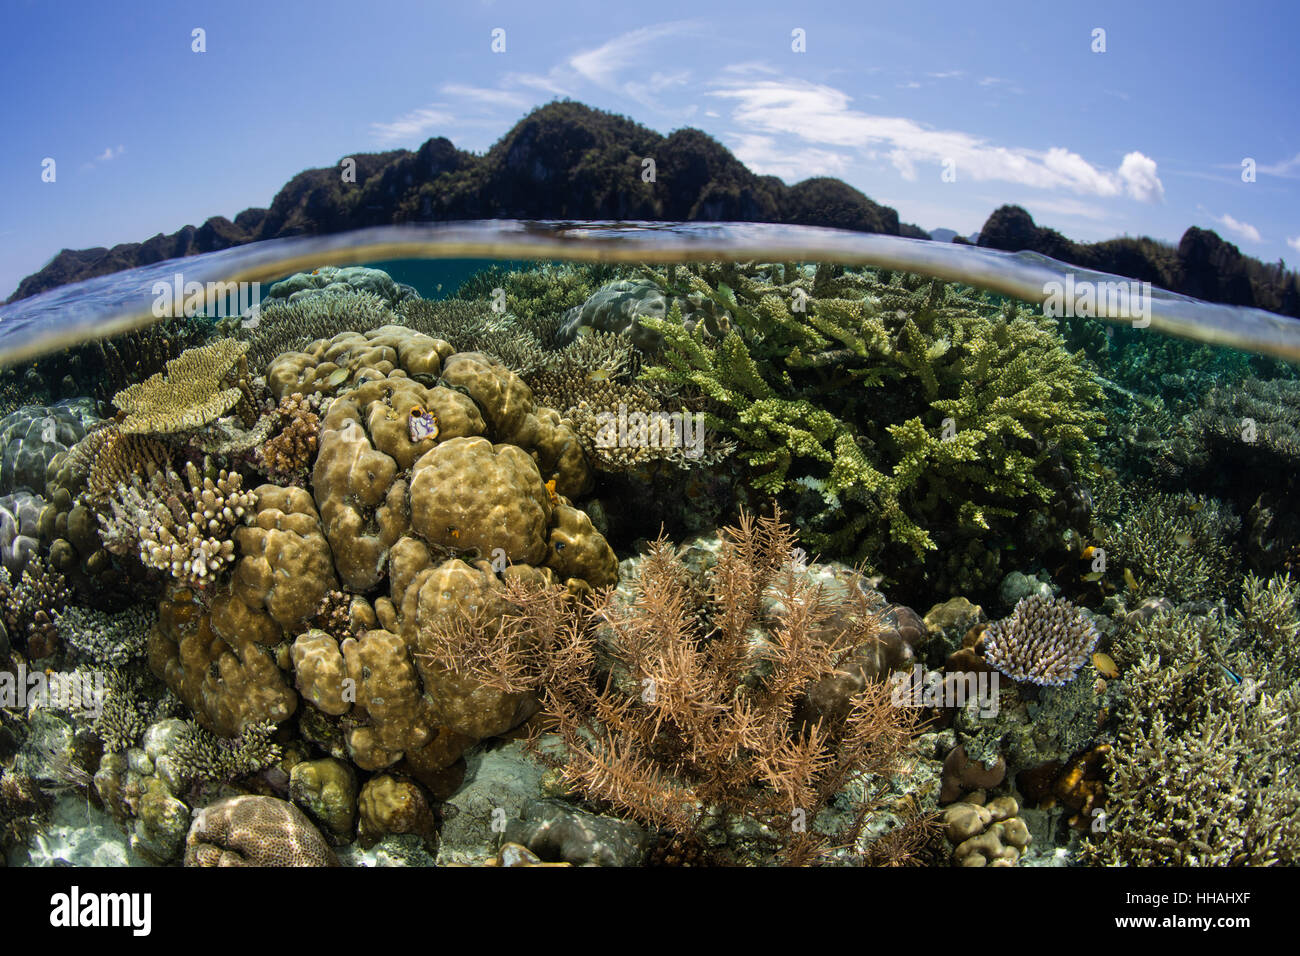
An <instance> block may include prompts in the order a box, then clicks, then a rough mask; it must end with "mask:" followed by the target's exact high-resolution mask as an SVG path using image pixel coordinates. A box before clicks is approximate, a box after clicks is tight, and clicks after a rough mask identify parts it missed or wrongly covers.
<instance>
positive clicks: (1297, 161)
mask: <svg viewBox="0 0 1300 956" xmlns="http://www.w3.org/2000/svg"><path fill="white" fill-rule="evenodd" d="M1259 171H1260V172H1261V173H1267V174H1268V175H1270V176H1283V177H1286V178H1287V179H1293V178H1295V177H1297V176H1300V153H1296V154H1295V155H1294V156H1292V157H1291V158H1290V159H1284V160H1282V161H1281V162H1277V163H1271V164H1270V165H1268V166H1260V167H1259Z"/></svg>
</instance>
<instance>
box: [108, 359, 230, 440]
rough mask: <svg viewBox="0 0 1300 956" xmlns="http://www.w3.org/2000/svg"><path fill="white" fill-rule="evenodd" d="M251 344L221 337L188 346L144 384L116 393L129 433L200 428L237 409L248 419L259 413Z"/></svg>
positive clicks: (121, 425) (124, 427)
mask: <svg viewBox="0 0 1300 956" xmlns="http://www.w3.org/2000/svg"><path fill="white" fill-rule="evenodd" d="M247 351H248V343H247V342H240V341H238V340H236V339H218V340H217V341H215V342H213V343H211V344H210V345H204V346H201V347H199V348H193V349H189V350H188V351H185V352H182V353H181V354H180V355H179V356H178V357H177V358H174V359H172V360H171V361H170V362H168V363H167V368H166V371H165V372H158V373H156V374H154V375H152V376H150V377H149V378H147V379H145V380H144V381H143V382H136V383H135V384H134V385H129V386H127V387H126V388H124V389H123V390H122V391H120V392H118V393H117V394H116V395H114V396H113V404H114V405H116V406H117V408H118V410H119V411H121V412H122V419H121V421H120V422H119V423H118V427H119V428H120V429H121V430H122V432H123V433H125V434H140V433H144V434H157V435H161V434H170V433H173V432H178V431H183V430H185V429H191V428H198V427H199V426H202V425H206V424H208V423H209V422H212V421H215V420H216V419H218V418H220V417H221V416H222V415H225V414H227V413H229V412H230V411H231V410H233V409H236V408H238V410H239V412H240V414H241V416H243V417H244V418H245V423H246V424H249V425H251V424H252V422H253V420H254V419H255V417H256V413H255V411H254V410H253V402H252V395H251V393H250V391H249V387H248V381H247V380H248V363H247V361H246V359H245V356H244V353H246V352H247Z"/></svg>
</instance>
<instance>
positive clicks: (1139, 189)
mask: <svg viewBox="0 0 1300 956" xmlns="http://www.w3.org/2000/svg"><path fill="white" fill-rule="evenodd" d="M711 95H713V96H716V97H719V98H721V99H725V100H731V101H732V102H733V103H734V107H733V111H732V120H733V121H734V122H736V123H737V124H739V125H740V126H741V127H742V128H743V129H744V130H745V131H746V132H751V133H755V134H758V135H765V136H773V135H785V136H795V137H798V138H799V139H801V140H803V141H805V142H807V143H811V144H815V145H817V146H820V147H827V146H832V147H834V146H838V147H844V148H849V149H856V150H860V151H861V150H881V151H883V152H887V153H888V155H889V157H890V160H891V162H893V164H894V166H895V168H897V169H898V170H899V171H900V173H903V174H904V175H906V173H907V171H908V170H909V169H914V168H915V166H916V164H918V163H931V164H934V165H936V166H938V165H941V164H944V163H946V162H949V161H951V162H952V163H954V164H955V167H956V170H957V176H958V178H959V179H961V178H964V177H969V179H971V180H975V181H978V182H982V181H988V180H995V181H1002V182H1013V183H1018V184H1020V185H1024V186H1032V187H1034V188H1036V189H1068V190H1071V191H1073V192H1077V193H1082V194H1085V195H1090V196H1098V197H1102V198H1111V197H1117V196H1122V195H1128V196H1130V197H1132V198H1134V199H1138V200H1140V201H1143V202H1154V201H1156V200H1158V199H1160V198H1161V197H1162V196H1163V192H1164V187H1163V186H1162V185H1161V183H1160V179H1159V177H1158V176H1157V175H1156V164H1155V162H1154V161H1153V160H1151V159H1148V158H1147V157H1146V156H1143V155H1142V154H1141V153H1137V152H1133V153H1129V154H1128V155H1127V156H1126V157H1125V158H1124V161H1123V164H1122V165H1121V166H1120V168H1119V170H1107V169H1102V168H1099V167H1097V166H1094V165H1092V164H1091V163H1089V162H1088V161H1087V160H1086V159H1084V158H1083V157H1082V156H1080V155H1079V154H1077V153H1074V152H1071V151H1070V150H1067V149H1064V148H1062V147H1059V146H1056V147H1052V148H1050V149H1048V150H1045V151H1043V150H1032V149H1025V148H1020V147H1007V146H998V145H995V144H993V143H990V142H988V141H987V140H985V139H982V138H980V137H978V136H974V135H971V134H969V133H963V132H960V131H957V130H940V129H932V128H930V127H927V126H924V125H922V124H920V123H918V122H916V121H914V120H911V119H907V118H904V117H899V116H879V115H873V114H870V113H864V112H862V111H860V110H856V109H852V108H851V107H850V105H849V102H850V99H849V97H848V96H847V95H846V94H845V93H843V92H842V91H840V90H837V89H835V88H833V87H830V86H825V85H822V84H817V83H811V82H807V81H802V80H762V79H755V80H750V81H743V80H735V81H724V82H723V83H722V84H721V85H719V86H718V87H717V88H716V89H715V90H714V91H713V92H712V93H711ZM936 175H937V174H936Z"/></svg>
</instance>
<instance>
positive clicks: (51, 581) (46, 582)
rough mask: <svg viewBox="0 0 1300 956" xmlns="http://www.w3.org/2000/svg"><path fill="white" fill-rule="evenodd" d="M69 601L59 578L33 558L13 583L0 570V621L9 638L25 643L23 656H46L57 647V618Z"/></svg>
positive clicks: (67, 593)
mask: <svg viewBox="0 0 1300 956" xmlns="http://www.w3.org/2000/svg"><path fill="white" fill-rule="evenodd" d="M70 598H71V593H70V592H69V590H68V587H67V583H66V582H65V580H64V578H63V575H62V574H60V573H59V572H58V571H56V570H55V569H54V568H52V567H50V565H49V564H47V563H46V562H45V560H44V559H42V558H40V557H39V556H36V555H33V556H32V557H31V558H29V559H28V562H27V566H26V567H25V568H24V569H23V573H22V576H21V577H19V579H18V580H17V581H13V580H12V579H11V578H10V576H9V572H8V570H6V569H4V568H0V619H2V620H3V623H4V628H5V631H6V632H7V633H8V634H9V636H10V638H11V639H13V638H20V639H22V640H23V641H24V642H25V645H26V649H27V656H28V657H31V658H36V659H40V658H43V657H49V656H50V655H52V654H53V653H54V652H55V651H56V650H57V649H58V647H59V629H58V624H57V615H58V613H59V612H60V611H62V610H63V609H64V608H65V607H66V606H67V603H68V601H69V599H70Z"/></svg>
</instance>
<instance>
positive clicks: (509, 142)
mask: <svg viewBox="0 0 1300 956" xmlns="http://www.w3.org/2000/svg"><path fill="white" fill-rule="evenodd" d="M351 158H352V159H354V160H355V161H356V182H355V183H345V182H343V179H342V176H341V175H340V167H339V166H331V167H327V168H324V169H309V170H307V171H306V172H302V173H299V174H298V175H297V176H295V177H293V179H291V180H289V182H288V183H287V184H285V186H284V187H283V188H282V189H281V190H280V192H279V193H277V194H276V196H275V198H274V199H273V200H272V201H271V206H270V208H269V209H246V210H244V211H243V212H241V213H240V214H239V215H238V216H236V217H235V220H234V222H231V221H230V220H228V219H225V218H223V217H219V216H218V217H214V218H212V219H209V220H208V221H207V222H205V223H204V224H203V225H202V226H200V227H198V228H197V229H196V228H195V227H194V226H186V227H185V228H183V229H181V230H180V231H179V232H176V233H174V234H172V235H170V236H164V235H161V234H160V235H157V236H154V237H153V238H152V239H148V240H146V241H145V242H142V243H134V242H133V243H124V244H122V245H118V246H114V247H113V248H112V249H104V248H98V249H80V250H72V249H65V250H63V251H62V252H60V253H59V254H58V255H57V256H55V257H54V259H53V260H52V261H51V262H50V263H49V264H48V265H46V266H45V267H44V268H43V269H41V270H40V271H39V272H37V273H35V274H34V275H30V276H28V277H27V278H25V279H24V280H23V281H22V282H21V283H20V284H19V286H18V290H17V291H16V292H15V293H14V294H13V295H12V296H11V297H10V298H9V301H10V302H13V301H15V300H17V299H22V298H26V297H27V296H31V295H36V294H37V293H40V292H44V291H45V290H46V289H52V288H54V287H55V286H59V285H63V284H65V283H68V282H76V281H78V280H80V279H89V278H92V277H94V276H101V275H106V274H108V273H110V272H117V271H119V270H121V269H130V268H132V267H134V266H140V265H148V264H150V263H154V262H159V261H161V260H163V259H169V258H175V257H179V256H191V255H196V254H198V253H202V252H211V251H213V250H217V249H225V248H228V247H230V246H237V245H240V244H242V243H246V242H255V241H257V240H261V239H275V238H280V237H282V236H303V235H321V234H327V233H335V232H342V231H345V230H348V229H355V228H359V227H362V226H375V225H384V224H389V223H402V222H414V221H426V222H427V221H447V220H455V219H647V220H659V221H669V220H732V221H740V222H777V223H797V224H801V225H810V226H837V227H839V228H841V229H854V230H858V231H862V232H880V233H887V234H888V235H891V236H897V235H900V234H901V235H910V236H918V237H921V238H924V237H925V235H926V234H925V233H924V232H923V231H922V230H921V229H920V228H918V227H916V226H912V225H909V224H906V223H904V224H900V223H899V221H898V213H897V212H895V211H894V210H893V209H890V208H888V207H887V206H881V205H879V204H877V203H874V202H872V201H871V200H870V199H868V198H867V197H866V196H864V195H863V194H862V193H861V192H859V191H858V190H856V189H854V188H853V187H852V186H850V185H848V184H847V183H844V182H842V181H840V180H838V179H828V178H822V177H819V178H816V179H808V180H805V181H803V182H801V183H797V184H796V185H794V186H787V185H786V184H785V183H783V182H782V181H781V180H780V179H778V178H777V177H775V176H759V175H756V174H755V173H753V172H750V170H749V169H748V168H746V167H745V165H744V164H743V163H741V162H740V160H738V159H736V157H735V156H733V155H732V154H731V152H730V151H728V150H727V149H726V147H724V146H723V145H722V144H720V143H718V142H717V141H716V140H714V139H712V138H711V137H709V136H707V135H706V134H704V133H702V132H700V131H699V130H696V129H681V130H677V131H676V132H674V133H672V134H671V135H669V136H663V135H661V134H659V133H656V132H654V131H653V130H649V129H646V128H645V127H644V126H641V125H639V124H637V123H634V122H632V121H631V120H630V119H627V118H626V117H623V116H616V115H614V114H612V113H605V112H602V111H600V110H595V109H592V108H590V107H588V106H583V105H582V104H581V103H573V102H567V101H566V102H557V103H550V104H548V105H546V106H542V107H539V108H538V109H536V110H533V112H531V113H529V114H528V115H527V116H525V117H524V118H523V119H522V120H520V121H519V122H518V123H516V124H515V126H514V128H513V129H511V130H510V131H509V132H508V133H506V135H505V136H503V137H502V138H501V140H500V141H499V142H497V143H496V145H495V146H493V147H492V148H491V149H490V150H488V152H487V153H486V154H485V155H483V156H475V155H473V154H471V153H467V152H464V151H463V150H459V149H456V147H455V146H453V145H452V144H451V143H450V142H449V141H448V140H446V139H445V138H441V137H440V138H437V139H431V140H429V141H428V142H426V143H425V144H424V145H423V146H421V147H420V148H419V149H418V150H417V151H415V152H410V151H409V150H395V151H392V152H387V153H357V154H354V155H353V156H352V157H351ZM646 159H652V160H654V163H655V168H654V181H652V182H646V181H644V180H643V178H642V176H643V171H644V169H645V166H644V161H645V160H646Z"/></svg>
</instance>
